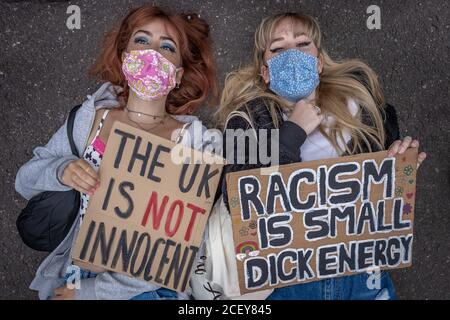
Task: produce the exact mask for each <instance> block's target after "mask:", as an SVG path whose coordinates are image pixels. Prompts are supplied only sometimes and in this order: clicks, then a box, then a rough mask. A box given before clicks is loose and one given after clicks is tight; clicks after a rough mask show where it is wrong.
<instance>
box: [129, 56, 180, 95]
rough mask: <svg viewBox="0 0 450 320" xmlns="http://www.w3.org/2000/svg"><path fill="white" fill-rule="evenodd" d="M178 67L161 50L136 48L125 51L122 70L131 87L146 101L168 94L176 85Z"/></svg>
mask: <svg viewBox="0 0 450 320" xmlns="http://www.w3.org/2000/svg"><path fill="white" fill-rule="evenodd" d="M179 69H181V68H177V67H176V66H175V65H174V64H173V63H172V62H170V61H169V60H167V59H166V58H165V57H164V56H163V55H161V54H160V53H159V52H157V51H155V50H152V49H148V50H134V51H130V52H125V56H124V60H123V63H122V71H123V73H124V75H125V79H126V80H127V82H128V86H129V87H130V89H131V90H132V91H133V92H134V93H136V95H137V96H138V97H139V98H140V99H142V100H146V101H151V100H157V99H160V98H161V97H164V96H167V95H168V94H169V92H170V91H171V90H172V89H173V88H175V86H176V75H177V71H178V70H179Z"/></svg>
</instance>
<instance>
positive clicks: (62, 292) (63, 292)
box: [52, 286, 75, 300]
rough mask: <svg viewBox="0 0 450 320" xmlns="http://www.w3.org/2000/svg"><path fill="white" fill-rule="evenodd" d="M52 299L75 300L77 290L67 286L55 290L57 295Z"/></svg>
mask: <svg viewBox="0 0 450 320" xmlns="http://www.w3.org/2000/svg"><path fill="white" fill-rule="evenodd" d="M52 300H75V290H74V289H69V288H67V287H66V286H64V287H61V288H58V289H56V290H55V296H54V297H53V298H52Z"/></svg>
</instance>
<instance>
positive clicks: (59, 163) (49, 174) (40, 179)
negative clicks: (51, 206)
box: [15, 120, 77, 200]
mask: <svg viewBox="0 0 450 320" xmlns="http://www.w3.org/2000/svg"><path fill="white" fill-rule="evenodd" d="M66 125H67V120H66V123H65V124H64V125H63V126H62V127H61V128H59V130H58V131H56V133H55V134H54V135H53V137H52V138H51V139H50V141H49V142H48V143H47V145H45V146H40V147H37V148H35V149H34V151H33V158H32V159H31V160H30V161H28V162H27V163H25V164H24V165H23V166H22V167H21V168H20V169H19V171H18V172H17V175H16V181H15V188H16V191H17V192H18V193H20V194H21V195H22V196H23V197H24V198H25V199H27V200H29V199H31V198H32V197H33V196H35V195H37V194H39V193H41V192H44V191H68V190H70V187H68V186H65V185H63V184H62V183H61V180H60V179H61V176H62V173H63V171H64V168H65V167H66V166H67V164H68V163H69V162H71V161H73V160H76V159H77V157H76V156H74V155H73V154H72V151H71V149H70V144H69V141H68V138H67V127H66Z"/></svg>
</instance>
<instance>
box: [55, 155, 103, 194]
mask: <svg viewBox="0 0 450 320" xmlns="http://www.w3.org/2000/svg"><path fill="white" fill-rule="evenodd" d="M61 182H62V183H63V184H65V185H66V186H68V187H71V188H73V189H75V190H77V191H80V192H83V193H85V194H88V195H90V196H91V195H93V194H94V192H95V190H97V188H98V187H99V185H100V180H99V177H98V174H97V172H95V170H94V169H92V167H91V165H90V164H89V163H87V162H86V161H85V160H84V159H78V160H74V161H72V162H70V163H69V164H68V165H67V166H66V168H65V169H64V172H63V174H62V177H61Z"/></svg>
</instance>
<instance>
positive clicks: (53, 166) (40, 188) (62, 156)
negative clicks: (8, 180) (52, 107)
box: [15, 82, 121, 200]
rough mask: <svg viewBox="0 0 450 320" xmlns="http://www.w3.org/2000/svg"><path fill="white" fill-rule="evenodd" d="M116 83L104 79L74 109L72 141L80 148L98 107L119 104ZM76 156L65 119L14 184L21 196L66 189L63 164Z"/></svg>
mask: <svg viewBox="0 0 450 320" xmlns="http://www.w3.org/2000/svg"><path fill="white" fill-rule="evenodd" d="M120 90H121V89H120V88H119V87H115V86H113V85H112V84H111V83H109V82H106V83H104V84H102V85H101V87H100V88H99V89H98V90H97V91H96V92H95V93H94V94H93V95H88V96H87V100H85V101H84V102H83V106H82V107H81V108H80V109H79V110H78V111H77V114H76V117H75V125H74V141H75V144H76V145H77V148H78V150H79V152H82V150H81V149H82V148H83V147H84V142H85V139H86V138H87V137H88V136H89V133H90V130H91V125H92V122H93V119H94V117H95V110H97V109H98V108H100V107H101V108H114V107H117V106H118V105H119V103H118V101H117V93H118V92H120ZM76 159H78V157H76V156H74V155H73V154H72V150H71V149H70V144H69V139H68V137H67V120H66V123H65V124H64V125H63V126H62V127H60V128H59V130H58V131H56V133H55V134H54V135H53V137H52V138H51V139H50V141H49V142H48V143H47V144H46V145H45V146H40V147H37V148H35V149H34V151H33V158H32V159H31V160H30V161H28V162H27V163H25V164H24V165H23V166H22V167H21V168H20V169H19V171H18V172H17V175H16V181H15V188H16V191H17V192H18V193H20V194H21V195H22V196H23V197H24V198H25V199H27V200H29V199H31V198H32V197H33V196H35V195H37V194H39V193H41V192H44V191H68V190H70V188H69V187H67V186H65V185H63V184H62V183H61V176H62V173H63V172H64V169H65V167H66V166H67V164H68V163H69V162H71V161H73V160H76Z"/></svg>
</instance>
